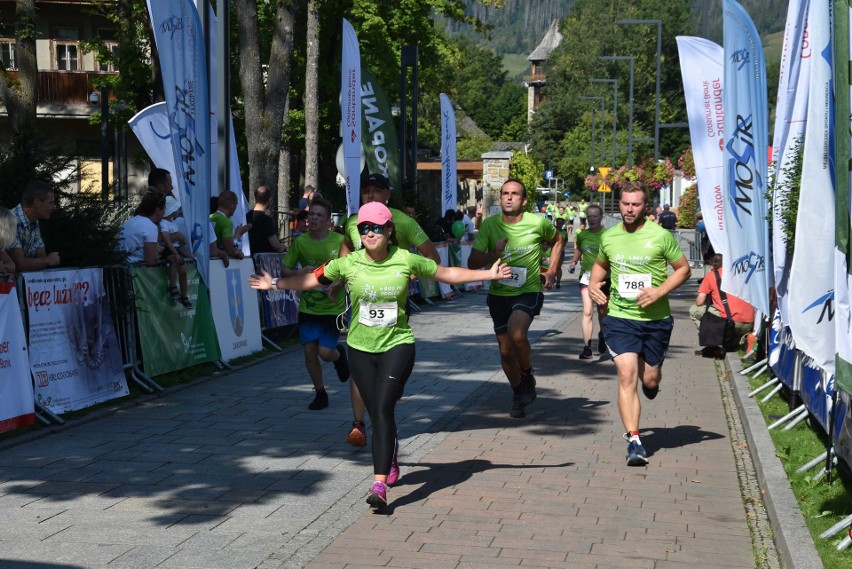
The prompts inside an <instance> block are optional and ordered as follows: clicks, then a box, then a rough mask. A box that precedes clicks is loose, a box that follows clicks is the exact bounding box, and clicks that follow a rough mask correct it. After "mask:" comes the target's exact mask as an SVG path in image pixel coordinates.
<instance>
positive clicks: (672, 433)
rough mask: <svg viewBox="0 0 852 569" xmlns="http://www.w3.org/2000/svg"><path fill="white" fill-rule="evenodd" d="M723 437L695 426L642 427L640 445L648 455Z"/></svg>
mask: <svg viewBox="0 0 852 569" xmlns="http://www.w3.org/2000/svg"><path fill="white" fill-rule="evenodd" d="M722 436H723V435H721V434H719V433H714V432H712V431H704V430H702V429H701V427H698V426H696V425H678V426H677V427H642V444H643V445H644V447H645V450H646V451H648V454H649V455H652V454H654V453H655V452H657V451H658V450H660V449H664V448H679V447H684V446H687V445H694V444H697V443H700V442H703V441H712V440H714V439H721V438H722Z"/></svg>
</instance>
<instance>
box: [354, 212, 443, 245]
mask: <svg viewBox="0 0 852 569" xmlns="http://www.w3.org/2000/svg"><path fill="white" fill-rule="evenodd" d="M388 209H390V212H391V216H392V217H393V225H394V227H395V228H396V242H397V243H398V244H399V246H400V248H401V249H405V250H406V251H408V250H409V249H411V247H412V246H413V247H420V246H421V245H422V244H423V243H425V242H426V241H428V239H429V238H428V237H427V236H426V233H425V232H424V231H423V228H422V227H420V224H419V223H417V222H416V221H415V220H413V219H411V218H410V217H408V216H407V215H405V214H404V213H402V212H401V211H399V210H398V209H394V208H392V207H391V208H388ZM346 237H348V238H349V241H351V242H352V245H353V247H354V248H355V249H360V248H361V236H360V235H359V234H358V214H357V213H355V214H352V215H351V216H350V217H349V219H347V220H346Z"/></svg>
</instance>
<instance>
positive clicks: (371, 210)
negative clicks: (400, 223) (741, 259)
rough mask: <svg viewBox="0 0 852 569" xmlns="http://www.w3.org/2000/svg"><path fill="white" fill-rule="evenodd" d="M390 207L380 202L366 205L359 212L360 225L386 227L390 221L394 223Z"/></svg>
mask: <svg viewBox="0 0 852 569" xmlns="http://www.w3.org/2000/svg"><path fill="white" fill-rule="evenodd" d="M392 220H393V216H392V215H391V212H390V210H389V209H388V206H386V205H385V204H383V203H379V202H370V203H365V204H364V205H362V206H361V208H360V209H359V210H358V223H359V224H360V223H375V224H376V225H384V224H385V223H387V222H388V221H392Z"/></svg>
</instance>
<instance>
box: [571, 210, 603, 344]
mask: <svg viewBox="0 0 852 569" xmlns="http://www.w3.org/2000/svg"><path fill="white" fill-rule="evenodd" d="M586 218H587V219H588V223H589V228H588V229H584V230H583V231H578V232H577V233H576V235H575V236H574V258H573V259H571V264H570V266H569V268H568V272H570V273H573V272H574V268H575V267H576V266H577V261H580V297H581V298H582V299H583V319H582V321H581V326H582V329H583V352H582V353H581V354H580V359H581V360H590V359H592V358H593V357H594V355H593V354H592V330H593V329H594V326H595V323H594V319H593V316H594V314H593V312H594V303H593V302H592V299H591V297H590V296H589V280H590V278H591V276H592V267H594V266H595V260H596V259H597V258H598V250H599V249H600V244H601V236H603V234H604V229H603V227H602V226H601V221H602V220H603V209H602V208H601V206H599V205H598V204H590V205H589V207H588V208H586ZM604 292H605V293H607V291H604ZM597 313H598V325H599V327H600V332H599V333H598V353H599V354H602V353H604V350H605V349H606V341H605V340H604V331H603V323H602V322H603V317H604V316H606V304H599V305H598V310H597Z"/></svg>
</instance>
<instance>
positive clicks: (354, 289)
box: [249, 202, 511, 508]
mask: <svg viewBox="0 0 852 569" xmlns="http://www.w3.org/2000/svg"><path fill="white" fill-rule="evenodd" d="M357 227H358V233H359V235H360V237H361V239H360V241H361V243H362V244H363V249H359V250H358V251H355V252H353V253H351V254H349V255H347V256H346V257H343V258H339V259H335V260H332V261H329V262H328V263H327V264H326V265H324V266H321V267H319V268H318V269H316V270H315V271H314V272H311V273H298V274H296V275H293V276H291V277H288V278H284V279H273V278H272V277H271V276H270V275H269V274H268V273H264V274H263V275H260V276H258V275H252V276H251V277H250V278H249V284H250V285H251V286H252V287H253V288H258V289H263V290H266V289H270V288H272V287H275V288H278V289H283V288H287V289H293V290H307V289H310V288H314V287H316V286H318V285H329V284H331V283H332V282H333V281H335V280H338V279H343V280H345V281H346V284H347V287H348V288H349V293H350V296H351V299H352V322H351V324H350V331H349V335H348V338H347V344H348V345H349V362H350V365H351V366H352V380H353V381H355V382H357V383H358V389H359V392H360V393H361V394H363V396H364V402H365V403H366V405H367V409H368V411H369V414H370V419H371V421H372V423H373V473H374V482H373V484H372V486H371V487H370V491H369V492H368V494H367V503H368V504H370V506H371V507H373V508H382V507H384V506H386V505H387V502H388V500H387V491H388V486H391V485H393V484H394V483H395V482H396V481H397V479H398V478H399V474H400V473H399V464H398V461H397V452H398V444H397V442H396V437H397V426H396V419H395V416H394V411H395V408H396V402H397V401H398V400H399V399H400V398H401V397H402V395H403V392H404V389H405V383H406V381H408V377H409V376H410V374H411V371H412V369H413V368H414V335H413V334H412V332H411V327H410V326H409V325H408V317H407V315H406V314H405V303H406V300H407V298H408V281H409V279H410V278H411V276H412V275H415V276H423V277H429V278H434V279H436V280H439V281H441V282H445V283H448V284H463V283H468V282H475V281H485V280H489V281H490V280H495V279H502V278H507V277H509V276H510V274H511V272H510V270H509V267H508V266H506V265H505V264H503V263H501V262H500V260H499V259H498V260H496V261H494V263H493V264H492V265H491V268H490V269H488V270H480V271H472V270H470V269H462V268H460V267H442V266H440V265H438V264H437V263H435V262H434V261H433V260H431V259H427V258H425V257H421V256H419V255H414V254H412V253H409V252H408V251H405V250H403V249H401V248H399V247H397V246H396V245H393V244H392V240H393V238H394V232H395V227H394V224H393V218H392V216H391V212H390V210H388V208H387V207H386V206H385V205H384V204H381V203H377V202H372V203H367V204H364V205H363V206H362V207H361V208H360V209H359V210H358V224H357Z"/></svg>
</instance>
